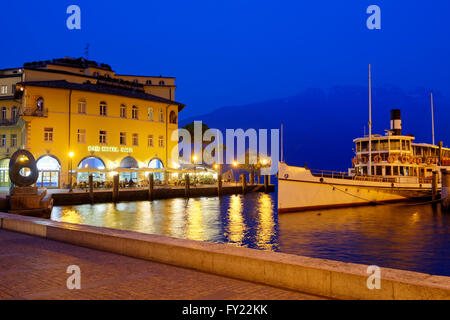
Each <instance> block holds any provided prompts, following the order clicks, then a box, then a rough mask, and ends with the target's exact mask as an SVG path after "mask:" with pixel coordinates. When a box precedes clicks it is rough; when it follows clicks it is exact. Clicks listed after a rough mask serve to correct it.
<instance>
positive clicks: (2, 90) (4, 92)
mask: <svg viewBox="0 0 450 320" xmlns="http://www.w3.org/2000/svg"><path fill="white" fill-rule="evenodd" d="M0 90H1V94H7V93H8V86H2V87H1V89H0Z"/></svg>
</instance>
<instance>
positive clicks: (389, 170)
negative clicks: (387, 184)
mask: <svg viewBox="0 0 450 320" xmlns="http://www.w3.org/2000/svg"><path fill="white" fill-rule="evenodd" d="M386 175H387V176H392V167H391V166H386Z"/></svg>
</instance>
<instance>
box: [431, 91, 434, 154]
mask: <svg viewBox="0 0 450 320" xmlns="http://www.w3.org/2000/svg"><path fill="white" fill-rule="evenodd" d="M431 130H432V134H433V146H434V111H433V92H431Z"/></svg>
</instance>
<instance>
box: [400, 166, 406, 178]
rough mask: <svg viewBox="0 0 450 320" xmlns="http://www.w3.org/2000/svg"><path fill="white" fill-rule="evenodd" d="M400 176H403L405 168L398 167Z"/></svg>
mask: <svg viewBox="0 0 450 320" xmlns="http://www.w3.org/2000/svg"><path fill="white" fill-rule="evenodd" d="M400 175H401V176H402V177H403V176H405V167H400Z"/></svg>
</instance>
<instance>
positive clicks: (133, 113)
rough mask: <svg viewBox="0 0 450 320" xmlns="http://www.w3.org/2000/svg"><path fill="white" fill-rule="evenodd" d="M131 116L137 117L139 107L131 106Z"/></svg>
mask: <svg viewBox="0 0 450 320" xmlns="http://www.w3.org/2000/svg"><path fill="white" fill-rule="evenodd" d="M131 117H132V118H133V119H135V120H137V119H139V108H138V107H137V106H133V108H132V110H131Z"/></svg>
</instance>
